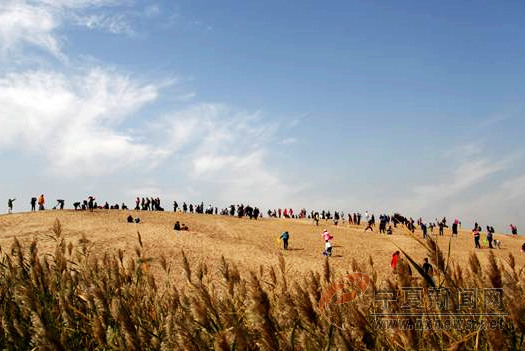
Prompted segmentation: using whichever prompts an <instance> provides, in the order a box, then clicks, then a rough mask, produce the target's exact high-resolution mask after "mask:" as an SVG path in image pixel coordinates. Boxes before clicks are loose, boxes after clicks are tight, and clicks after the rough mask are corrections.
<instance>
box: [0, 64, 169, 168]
mask: <svg viewBox="0 0 525 351" xmlns="http://www.w3.org/2000/svg"><path fill="white" fill-rule="evenodd" d="M158 89H159V88H158V87H157V86H155V85H151V84H146V85H141V84H140V83H138V82H136V81H133V80H131V79H130V78H128V77H126V76H123V75H120V74H118V73H115V72H107V71H104V70H101V69H91V70H90V71H88V72H86V73H78V74H76V75H70V76H66V75H63V74H59V73H56V72H46V71H33V72H26V73H21V74H8V75H7V76H5V77H3V78H1V79H0V124H1V125H2V136H3V137H2V140H1V141H0V147H2V146H3V147H9V146H14V147H17V148H22V149H25V150H26V151H29V152H32V153H36V154H38V155H41V156H43V157H44V158H45V159H46V161H47V164H48V165H49V169H51V170H52V171H53V172H54V173H55V174H60V175H61V176H65V177H74V176H77V175H102V174H108V173H111V172H114V171H116V170H118V169H121V168H125V167H130V166H132V165H134V164H135V163H136V162H147V164H149V165H151V164H152V162H153V163H154V162H156V161H158V160H159V159H161V158H162V157H163V156H164V155H165V150H162V149H159V148H157V147H154V146H153V145H150V144H145V143H141V142H139V141H138V140H136V139H135V138H134V137H133V135H132V134H130V133H126V132H124V131H122V130H120V128H119V126H120V125H121V123H122V122H123V121H124V120H126V119H127V118H128V117H129V116H131V115H133V113H134V112H136V111H138V110H139V109H140V108H142V107H143V106H145V105H146V104H148V103H151V102H152V101H154V100H155V99H156V98H157V96H158ZM13 116H16V118H13Z"/></svg>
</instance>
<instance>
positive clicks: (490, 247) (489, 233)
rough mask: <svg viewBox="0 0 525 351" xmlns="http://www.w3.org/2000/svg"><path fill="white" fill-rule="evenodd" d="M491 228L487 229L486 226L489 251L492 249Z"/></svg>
mask: <svg viewBox="0 0 525 351" xmlns="http://www.w3.org/2000/svg"><path fill="white" fill-rule="evenodd" d="M493 230H494V229H493V228H492V227H489V226H487V241H488V243H489V249H493V248H494V247H492V240H493V234H494V232H493Z"/></svg>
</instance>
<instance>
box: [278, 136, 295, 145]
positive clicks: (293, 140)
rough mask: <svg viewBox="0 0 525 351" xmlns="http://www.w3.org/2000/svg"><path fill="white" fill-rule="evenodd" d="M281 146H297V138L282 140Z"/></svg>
mask: <svg viewBox="0 0 525 351" xmlns="http://www.w3.org/2000/svg"><path fill="white" fill-rule="evenodd" d="M279 144H281V145H293V144H297V138H286V139H284V140H282V141H281V142H280V143H279Z"/></svg>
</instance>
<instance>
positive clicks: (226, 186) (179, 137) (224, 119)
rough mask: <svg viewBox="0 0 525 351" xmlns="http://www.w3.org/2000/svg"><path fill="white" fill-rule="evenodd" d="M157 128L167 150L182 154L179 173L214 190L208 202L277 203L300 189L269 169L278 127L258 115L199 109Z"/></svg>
mask: <svg viewBox="0 0 525 351" xmlns="http://www.w3.org/2000/svg"><path fill="white" fill-rule="evenodd" d="M157 128H159V129H161V130H163V131H164V132H165V133H167V135H168V136H167V137H166V138H167V139H168V140H170V141H171V142H170V144H169V145H170V147H169V149H170V150H177V151H179V154H180V155H184V157H183V160H182V161H181V168H182V171H183V172H184V174H186V176H187V178H188V180H189V182H195V183H197V184H211V185H212V188H211V190H208V191H209V193H207V194H206V197H207V198H209V197H211V198H215V199H217V200H219V201H224V202H229V201H232V200H234V201H252V202H254V203H259V204H264V203H266V204H271V203H273V204H275V203H276V202H281V201H284V199H285V198H286V197H288V196H290V195H291V194H292V193H293V192H294V191H295V189H302V188H301V187H300V186H299V185H296V187H295V188H294V187H291V186H290V185H288V184H286V182H284V181H283V180H282V179H281V177H280V175H279V173H278V172H276V171H275V170H273V169H272V168H271V167H270V166H269V164H268V155H269V150H268V145H270V144H272V143H273V138H274V134H275V130H276V125H275V124H273V123H269V122H267V121H265V120H264V119H263V118H262V117H261V116H260V113H258V112H255V113H248V112H246V111H239V110H236V109H234V108H231V107H228V106H226V105H222V104H197V105H193V106H191V107H189V108H187V109H185V110H183V111H179V112H176V113H173V114H171V115H169V116H167V117H166V118H165V119H164V122H163V123H162V124H158V125H157ZM268 189H272V191H271V192H268Z"/></svg>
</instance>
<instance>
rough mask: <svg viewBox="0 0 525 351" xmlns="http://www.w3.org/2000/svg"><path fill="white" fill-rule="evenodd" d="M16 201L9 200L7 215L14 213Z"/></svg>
mask: <svg viewBox="0 0 525 351" xmlns="http://www.w3.org/2000/svg"><path fill="white" fill-rule="evenodd" d="M15 200H16V199H11V198H9V199H7V213H13V202H15Z"/></svg>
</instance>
